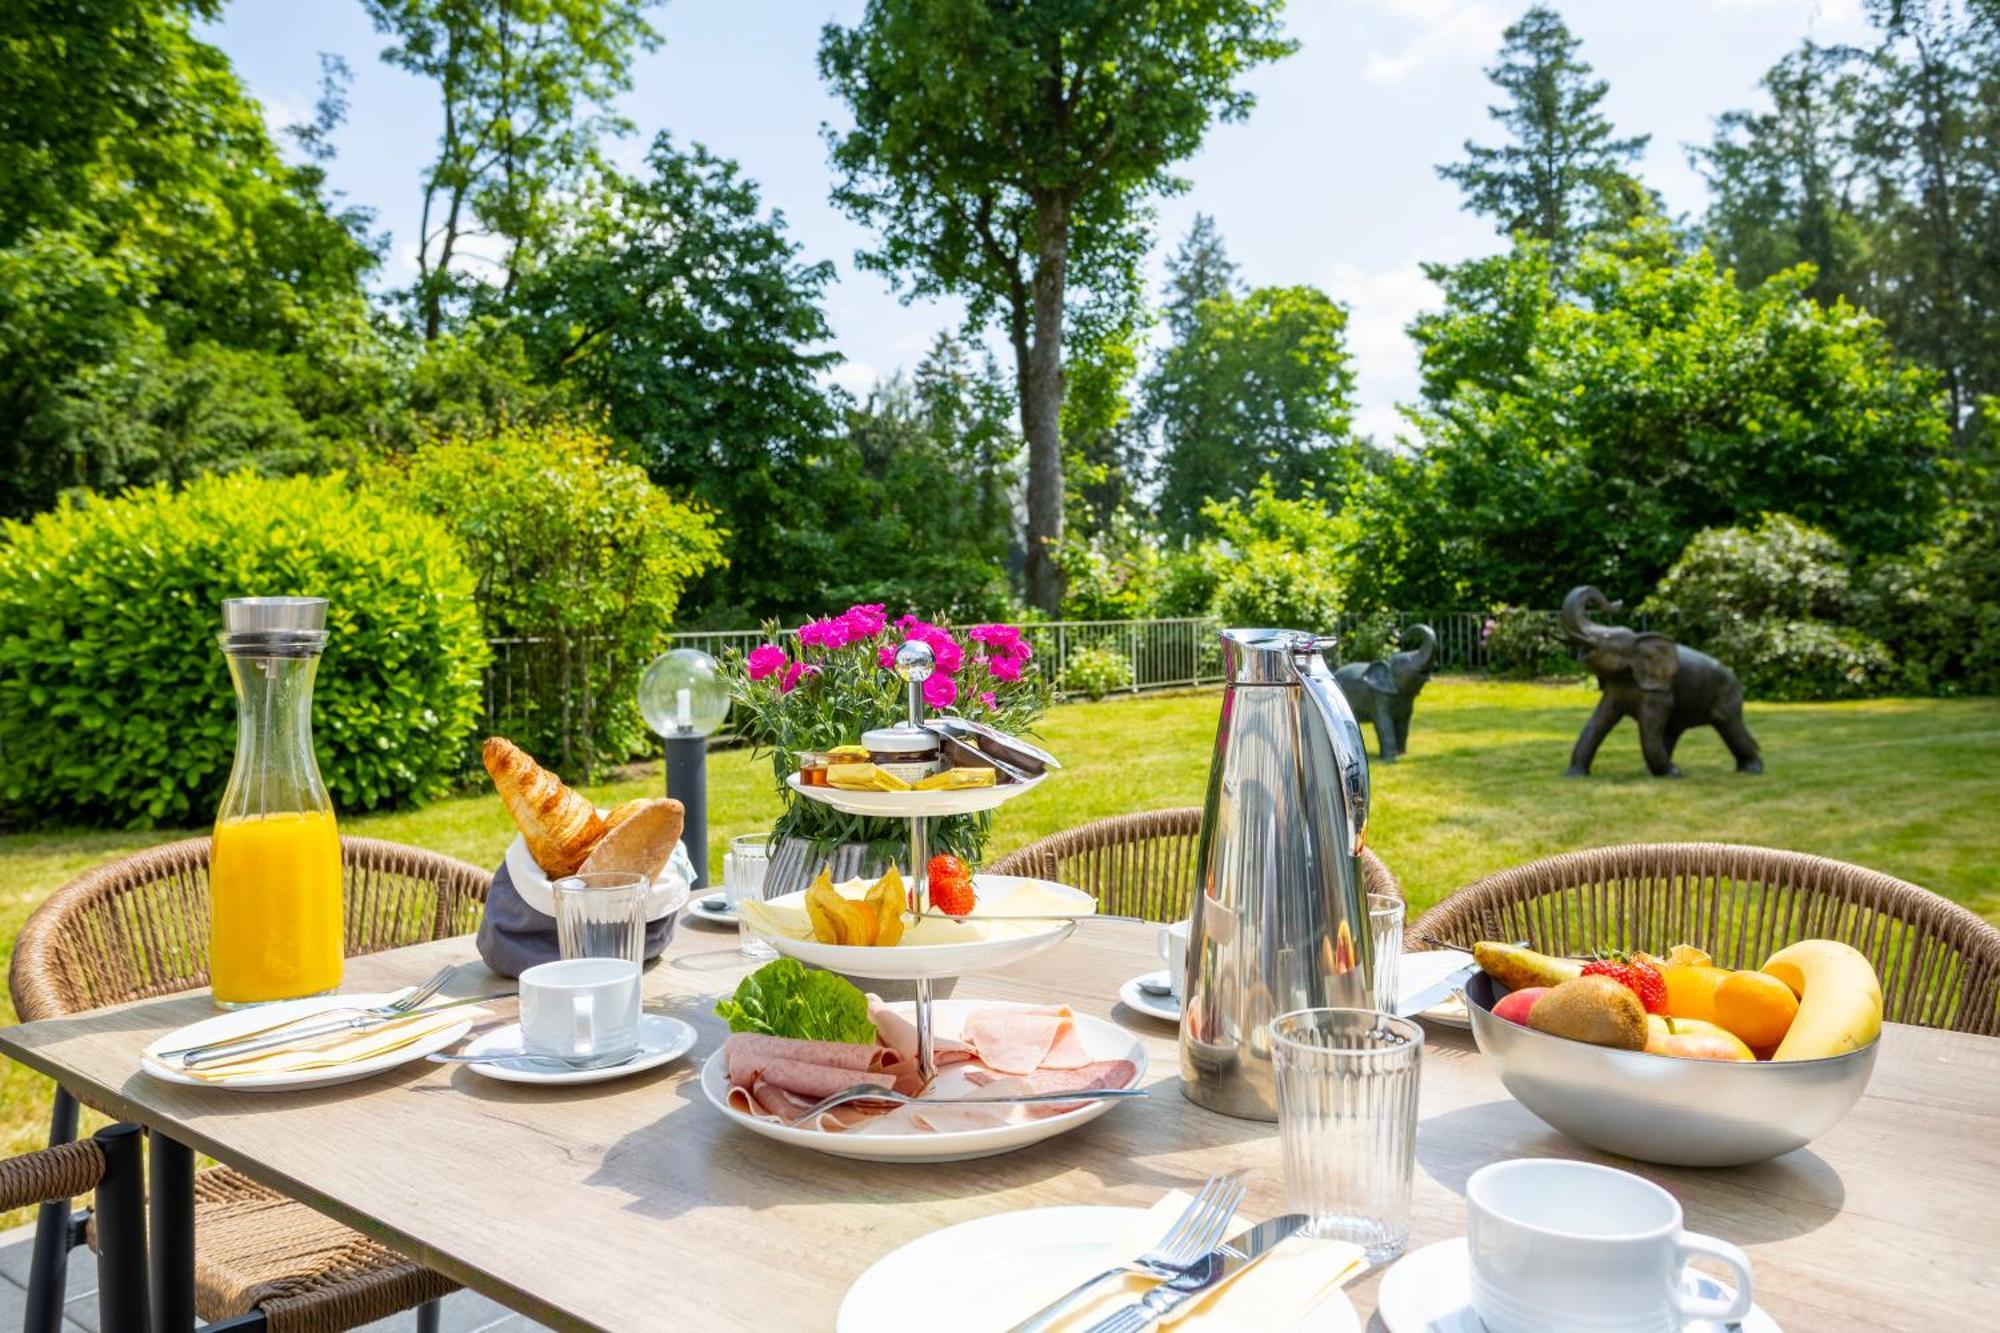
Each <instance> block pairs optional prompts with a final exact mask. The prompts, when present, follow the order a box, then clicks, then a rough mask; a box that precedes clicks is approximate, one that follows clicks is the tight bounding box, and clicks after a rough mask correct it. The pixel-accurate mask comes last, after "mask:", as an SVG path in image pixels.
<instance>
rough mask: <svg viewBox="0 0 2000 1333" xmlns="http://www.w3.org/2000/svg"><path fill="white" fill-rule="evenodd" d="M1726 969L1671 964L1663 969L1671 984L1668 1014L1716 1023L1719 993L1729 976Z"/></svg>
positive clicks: (1668, 989) (1662, 974) (1661, 974)
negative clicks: (1717, 995) (1724, 979)
mask: <svg viewBox="0 0 2000 1333" xmlns="http://www.w3.org/2000/svg"><path fill="white" fill-rule="evenodd" d="M1729 974H1730V973H1729V969H1728V968H1726V967H1702V966H1686V965H1682V964H1676V963H1670V964H1668V965H1667V966H1665V967H1663V968H1661V969H1660V976H1661V977H1663V978H1665V980H1666V983H1667V1012H1668V1013H1669V1014H1672V1015H1673V1016H1674V1017H1675V1018H1699V1019H1700V1020H1701V1021H1702V1022H1704V1023H1713V1022H1715V989H1716V987H1718V986H1720V985H1721V984H1722V982H1723V978H1725V977H1727V976H1729Z"/></svg>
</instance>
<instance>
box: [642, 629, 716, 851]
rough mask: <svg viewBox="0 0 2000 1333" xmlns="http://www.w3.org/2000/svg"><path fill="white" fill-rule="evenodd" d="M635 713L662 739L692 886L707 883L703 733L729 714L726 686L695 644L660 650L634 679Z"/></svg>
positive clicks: (708, 732) (711, 731) (669, 790)
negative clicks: (683, 815)
mask: <svg viewBox="0 0 2000 1333" xmlns="http://www.w3.org/2000/svg"><path fill="white" fill-rule="evenodd" d="M639 712H640V715H641V716H643V717H644V718H645V719H646V725H647V726H649V727H651V728H652V729H653V730H654V732H655V733H657V734H658V735H660V736H661V737H663V738H664V739H665V740H666V743H667V795H669V796H671V797H673V798H674V799H675V800H676V801H679V802H680V803H681V806H682V807H683V808H684V809H685V810H686V811H687V821H686V824H685V825H684V827H683V829H682V832H681V841H682V842H684V843H685V844H686V845H687V849H688V859H689V860H690V861H692V862H693V863H694V885H693V887H694V888H696V889H704V888H707V887H708V738H709V737H710V736H712V735H714V734H715V730H716V728H718V727H720V726H721V725H722V723H723V719H725V718H727V717H728V716H729V686H728V685H727V684H726V683H725V682H724V681H723V679H722V673H721V672H719V671H717V670H716V667H715V659H714V658H712V657H710V656H709V655H708V654H707V653H704V652H702V651H701V650H700V649H697V648H676V649H674V650H673V651H672V652H669V653H661V654H660V655H659V656H658V657H656V658H654V659H653V662H652V665H651V666H648V667H647V668H646V674H645V675H643V676H641V677H640V678H639Z"/></svg>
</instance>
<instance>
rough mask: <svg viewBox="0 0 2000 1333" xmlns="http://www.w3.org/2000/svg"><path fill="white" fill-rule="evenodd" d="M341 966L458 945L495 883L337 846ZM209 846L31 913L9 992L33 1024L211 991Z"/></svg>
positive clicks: (67, 892) (86, 882)
mask: <svg viewBox="0 0 2000 1333" xmlns="http://www.w3.org/2000/svg"><path fill="white" fill-rule="evenodd" d="M340 855H341V862H342V866H343V869H344V872H345V873H344V874H343V876H342V879H343V881H344V883H343V887H344V890H345V893H344V896H345V900H346V908H347V938H346V949H347V953H348V954H349V956H352V955H355V954H364V953H375V952H377V951H379V950H382V949H394V948H398V947H400V946H402V945H405V944H419V943H422V942H423V941H425V940H437V939H445V938H447V937H449V936H452V935H462V934H465V933H466V932H467V931H469V930H472V929H474V928H475V927H476V926H477V925H478V924H479V909H480V905H481V904H482V903H484V902H485V901H486V890H487V888H488V886H489V885H491V883H492V881H493V875H492V872H490V871H486V870H481V869H480V868H479V867H478V866H474V865H468V864H467V863H466V862H464V861H460V860H456V859H454V858H452V857H449V856H440V855H438V854H437V853H436V852H426V851H421V850H419V849H417V848H415V847H404V846H402V845H401V844H399V843H393V842H382V841H380V840H378V839H375V838H342V839H341V840H340ZM208 856H209V839H207V838H188V839H186V840H185V841H182V842H172V843H168V844H166V845H165V846H161V847H153V848H149V849H148V850H146V851H143V852H138V853H136V854H134V855H132V856H127V857H123V858H121V859H120V860H117V861H113V862H111V863H109V864H108V865H102V866H99V867H97V868H96V869H95V870H90V871H86V872H85V873H83V874H81V875H79V876H77V877H76V878H75V879H73V880H71V881H70V882H69V883H67V884H65V885H63V887H61V888H60V889H57V890H56V891H55V892H54V893H52V894H50V895H49V898H48V901H46V902H44V903H43V904H42V905H41V906H40V907H38V908H37V909H35V913H34V915H33V916H31V917H29V918H28V921H27V924H26V925H24V926H22V928H21V934H20V938H19V939H17V940H16V941H15V943H14V962H13V967H12V968H11V969H10V971H9V974H8V984H9V987H10V989H11V990H12V992H13V996H14V1008H15V1011H16V1012H17V1013H19V1014H20V1016H21V1019H22V1020H23V1021H24V1022H25V1021H30V1020H33V1019H37V1018H49V1017H53V1016H55V1015H58V1014H73V1013H78V1012H81V1011H83V1010H86V1009H96V1008H100V1007H102V1006H104V1005H107V1004H121V1003H123V1002H125V1001H127V1000H138V999H145V998H147V997H149V996H154V995H167V994H171V993H172V992H174V991H183V990H188V989H191V988H192V987H195V986H200V985H204V984H206V982H207V981H208Z"/></svg>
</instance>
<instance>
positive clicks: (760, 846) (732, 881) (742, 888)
mask: <svg viewBox="0 0 2000 1333" xmlns="http://www.w3.org/2000/svg"><path fill="white" fill-rule="evenodd" d="M770 868H771V835H770V834H768V833H744V834H741V835H739V836H737V837H734V838H731V839H730V840H729V850H728V851H727V852H725V853H724V854H723V857H722V897H723V900H724V901H725V902H727V903H728V904H729V908H730V910H731V911H735V910H736V905H737V904H738V903H742V902H753V901H754V902H761V901H763V898H764V876H765V874H766V872H768V871H769V870H770ZM736 932H737V937H738V938H737V948H738V949H739V950H740V951H741V952H742V953H744V954H745V955H747V956H748V957H751V958H776V957H777V956H778V951H777V950H776V949H773V948H772V947H771V946H770V945H768V944H766V943H764V941H762V940H760V939H758V938H757V936H756V935H755V934H754V933H753V932H752V931H751V929H750V927H749V926H748V925H746V924H744V921H743V917H742V915H741V914H740V913H739V914H738V916H737V918H736Z"/></svg>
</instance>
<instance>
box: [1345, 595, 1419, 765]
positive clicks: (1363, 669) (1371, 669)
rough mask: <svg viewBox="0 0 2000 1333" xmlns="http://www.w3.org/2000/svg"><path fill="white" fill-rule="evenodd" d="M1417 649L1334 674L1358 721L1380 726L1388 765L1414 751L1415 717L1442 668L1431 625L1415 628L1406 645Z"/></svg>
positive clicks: (1379, 748) (1378, 739)
mask: <svg viewBox="0 0 2000 1333" xmlns="http://www.w3.org/2000/svg"><path fill="white" fill-rule="evenodd" d="M1412 638H1414V639H1415V640H1416V644H1417V646H1416V647H1414V648H1409V649H1406V650H1404V651H1403V652H1400V653H1391V654H1390V655H1389V656H1388V657H1387V658H1384V659H1383V660H1381V661H1377V662H1349V663H1348V664H1347V665H1346V666H1343V667H1342V668H1340V670H1338V671H1336V672H1334V673H1333V678H1334V680H1335V681H1336V682H1337V683H1338V684H1339V685H1340V692H1341V693H1342V694H1344V695H1346V696H1347V706H1348V708H1350V709H1352V710H1353V712H1354V720H1355V721H1356V722H1363V721H1370V720H1372V721H1373V722H1374V723H1375V752H1376V753H1377V754H1379V755H1380V756H1381V757H1382V762H1383V763H1385V764H1393V763H1395V762H1396V757H1397V756H1398V755H1400V754H1402V753H1403V752H1404V751H1406V750H1408V749H1409V748H1410V713H1411V711H1412V710H1413V709H1414V708H1415V707H1416V704H1417V696H1418V695H1419V694H1421V693H1422V692H1423V688H1424V686H1425V685H1426V684H1428V683H1429V682H1430V678H1431V673H1432V672H1434V671H1436V670H1437V650H1438V638H1437V634H1436V632H1435V631H1433V630H1432V629H1431V627H1430V626H1429V625H1412V626H1411V627H1410V628H1409V629H1406V630H1404V631H1403V642H1405V643H1408V642H1409V641H1410V640H1411V639H1412Z"/></svg>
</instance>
